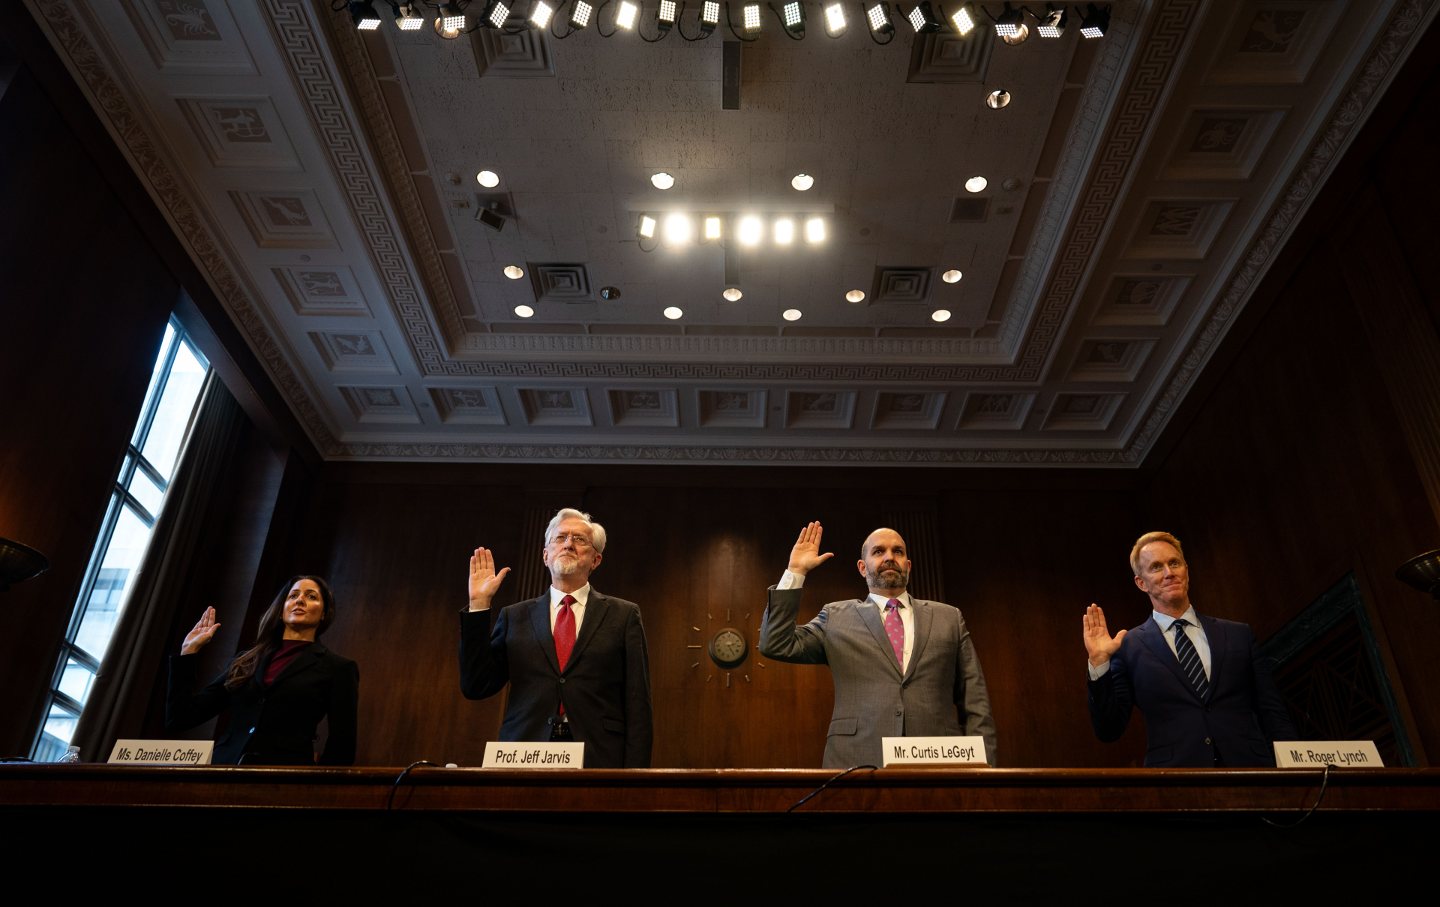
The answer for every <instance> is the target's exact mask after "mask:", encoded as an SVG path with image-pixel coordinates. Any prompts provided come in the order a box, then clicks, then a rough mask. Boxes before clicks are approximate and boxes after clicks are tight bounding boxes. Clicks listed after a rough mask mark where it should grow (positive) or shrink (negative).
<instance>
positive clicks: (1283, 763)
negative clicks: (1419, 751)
mask: <svg viewBox="0 0 1440 907" xmlns="http://www.w3.org/2000/svg"><path fill="white" fill-rule="evenodd" d="M1327 765H1330V766H1334V767H1335V768H1384V767H1385V763H1384V762H1381V761H1380V751H1379V750H1378V749H1376V748H1375V741H1374V740H1276V741H1275V767H1276V768H1324V767H1325V766H1327Z"/></svg>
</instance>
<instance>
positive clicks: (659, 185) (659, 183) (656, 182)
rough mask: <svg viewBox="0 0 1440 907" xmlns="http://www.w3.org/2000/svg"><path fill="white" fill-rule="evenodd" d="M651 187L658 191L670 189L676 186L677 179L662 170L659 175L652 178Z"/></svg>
mask: <svg viewBox="0 0 1440 907" xmlns="http://www.w3.org/2000/svg"><path fill="white" fill-rule="evenodd" d="M650 185H652V186H654V187H655V188H656V189H669V188H670V187H671V186H673V185H675V177H673V176H671V175H670V174H668V173H666V172H665V171H664V170H661V171H660V172H659V173H656V174H655V175H653V176H651V177H650Z"/></svg>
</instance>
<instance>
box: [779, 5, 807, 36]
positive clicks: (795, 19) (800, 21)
mask: <svg viewBox="0 0 1440 907" xmlns="http://www.w3.org/2000/svg"><path fill="white" fill-rule="evenodd" d="M780 21H781V23H782V24H784V26H785V32H786V34H788V35H790V37H792V38H803V37H805V4H803V3H801V2H800V0H790V2H788V3H786V4H785V5H784V6H782V7H780Z"/></svg>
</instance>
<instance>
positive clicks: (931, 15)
mask: <svg viewBox="0 0 1440 907" xmlns="http://www.w3.org/2000/svg"><path fill="white" fill-rule="evenodd" d="M905 18H906V19H908V20H910V27H911V28H913V29H915V34H917V35H928V34H931V33H932V32H937V31H939V30H940V20H939V19H937V18H935V10H934V9H932V8H931V6H930V0H920V2H919V3H917V4H915V8H914V9H912V10H910V12H908V13H906V14H905Z"/></svg>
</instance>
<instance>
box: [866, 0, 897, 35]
mask: <svg viewBox="0 0 1440 907" xmlns="http://www.w3.org/2000/svg"><path fill="white" fill-rule="evenodd" d="M865 23H866V24H867V25H869V26H870V40H871V41H874V42H875V43H876V44H889V43H890V42H891V41H894V40H895V23H894V22H892V21H891V20H890V4H889V3H872V4H870V6H868V7H867V8H866V9H865ZM881 35H884V36H885V40H884V41H881V40H880V36H881Z"/></svg>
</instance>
